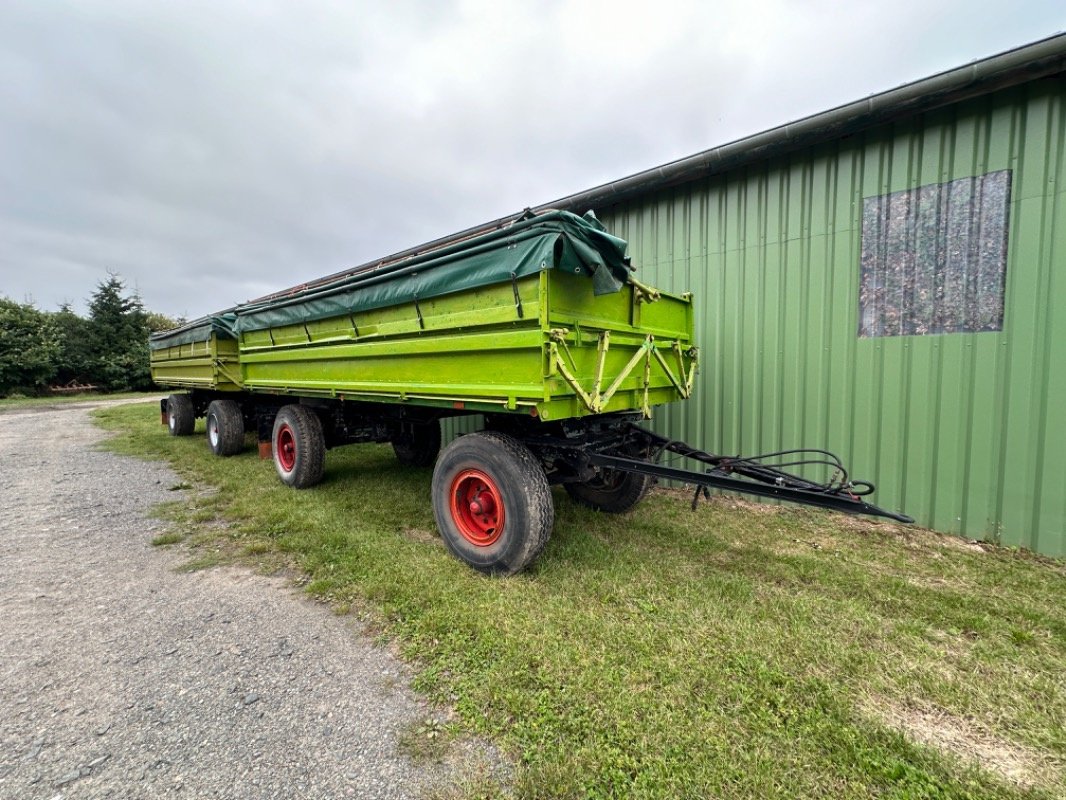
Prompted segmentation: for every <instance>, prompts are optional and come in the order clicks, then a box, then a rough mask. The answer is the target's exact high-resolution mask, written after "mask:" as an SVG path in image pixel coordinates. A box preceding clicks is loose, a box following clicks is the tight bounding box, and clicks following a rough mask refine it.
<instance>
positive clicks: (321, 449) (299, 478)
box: [270, 405, 326, 489]
mask: <svg viewBox="0 0 1066 800" xmlns="http://www.w3.org/2000/svg"><path fill="white" fill-rule="evenodd" d="M270 443H271V448H270V449H271V451H272V453H273V455H274V469H276V470H277V473H278V477H279V478H280V479H281V482H282V483H284V484H285V485H286V486H291V487H292V488H294V489H306V488H308V487H309V486H314V485H315V484H316V483H318V482H319V481H321V480H322V475H323V474H324V473H325V468H326V437H325V436H324V435H323V433H322V420H320V419H319V418H318V415H317V414H315V412H314V411H312V410H311V409H309V408H307V407H305V406H297V405H289V406H284V407H283V408H282V409H281V410H280V411H279V412H278V415H277V416H276V417H275V418H274V432H273V434H272V435H271V437H270Z"/></svg>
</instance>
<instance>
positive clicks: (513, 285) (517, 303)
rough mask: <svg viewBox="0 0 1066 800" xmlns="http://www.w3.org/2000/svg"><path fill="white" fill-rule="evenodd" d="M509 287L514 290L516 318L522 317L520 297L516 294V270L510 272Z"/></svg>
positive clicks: (523, 315)
mask: <svg viewBox="0 0 1066 800" xmlns="http://www.w3.org/2000/svg"><path fill="white" fill-rule="evenodd" d="M511 289H513V290H514V307H515V310H516V311H517V312H518V318H519V319H522V318H523V317H525V313H524V312H523V311H522V298H521V297H520V296H519V294H518V273H517V272H512V273H511Z"/></svg>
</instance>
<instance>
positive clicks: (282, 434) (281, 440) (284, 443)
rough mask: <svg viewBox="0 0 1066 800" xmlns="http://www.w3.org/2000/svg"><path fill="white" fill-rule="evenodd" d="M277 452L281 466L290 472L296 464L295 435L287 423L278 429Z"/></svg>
mask: <svg viewBox="0 0 1066 800" xmlns="http://www.w3.org/2000/svg"><path fill="white" fill-rule="evenodd" d="M277 454H278V463H279V464H281V468H282V469H283V470H285V471H286V472H292V470H293V467H295V466H296V436H295V434H293V432H292V428H290V427H289V426H288V425H282V426H281V428H279V429H278V442H277Z"/></svg>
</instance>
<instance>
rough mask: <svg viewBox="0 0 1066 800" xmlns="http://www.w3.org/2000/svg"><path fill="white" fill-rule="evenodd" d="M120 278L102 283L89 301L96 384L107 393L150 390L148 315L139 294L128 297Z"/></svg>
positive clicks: (110, 277) (114, 276)
mask: <svg viewBox="0 0 1066 800" xmlns="http://www.w3.org/2000/svg"><path fill="white" fill-rule="evenodd" d="M124 289H125V286H124V285H123V283H122V279H121V278H119V277H118V276H117V275H109V276H108V279H107V280H106V281H102V282H100V283H99V284H98V285H97V287H96V292H94V293H93V296H92V298H91V299H90V300H89V325H90V328H89V333H90V341H91V342H92V348H93V359H92V372H91V377H92V379H93V383H95V384H96V385H98V386H100V387H101V388H104V389H107V390H108V391H121V390H123V389H147V388H150V387H151V385H152V378H151V374H150V372H149V369H148V315H147V313H146V312H145V310H144V305H143V304H142V303H141V298H140V297H139V296H138V295H137V294H136V293H134V294H132V295H129V296H127V295H125V294H124Z"/></svg>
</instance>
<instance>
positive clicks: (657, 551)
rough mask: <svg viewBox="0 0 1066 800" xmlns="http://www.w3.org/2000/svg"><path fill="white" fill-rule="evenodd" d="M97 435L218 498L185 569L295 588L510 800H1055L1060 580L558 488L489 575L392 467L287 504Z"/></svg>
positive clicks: (139, 410)
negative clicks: (361, 636) (525, 562)
mask: <svg viewBox="0 0 1066 800" xmlns="http://www.w3.org/2000/svg"><path fill="white" fill-rule="evenodd" d="M98 417H99V420H100V422H101V423H102V424H103V425H104V426H105V427H107V428H108V429H111V430H114V431H116V432H117V435H116V438H115V439H113V440H112V443H111V445H110V446H111V447H112V448H114V449H115V450H118V451H120V452H124V453H131V454H137V455H142V456H148V457H153V458H165V459H168V460H170V461H171V462H172V463H173V464H174V466H175V468H176V469H177V471H178V472H179V474H180V475H181V476H182V480H183V481H186V482H188V483H191V484H195V485H197V486H208V487H218V489H219V491H218V492H217V493H202V494H200V495H198V496H197V499H194V500H191V501H181V502H176V503H174V504H171V505H170V506H169V507H168V509H167V511H166V513H167V514H169V515H170V516H171V517H172V518H173V519H174V521H175V531H177V532H179V533H184V534H186V537H185V541H187V542H189V543H191V544H193V545H194V548H195V549H194V551H193V553H192V558H193V560H194V563H199V564H202V565H208V564H210V563H215V562H218V561H220V560H227V559H231V558H243V559H250V560H252V561H253V562H255V563H258V564H260V565H262V566H264V567H265V568H270V567H272V566H280V565H283V564H287V565H292V566H295V567H296V568H297V569H298V570H300V571H303V572H304V573H306V574H307V576H308V581H307V584H306V585H307V590H308V591H309V592H311V593H312V594H314V595H316V596H318V597H321V598H325V599H327V600H328V601H330V602H332V603H334V604H335V605H336V607H337V608H338V609H340V610H342V611H344V610H350V611H351V613H357V614H360V615H362V616H363V617H364V618H366V619H368V620H369V621H370V623H371V624H372V626H373V627H374V629H375V630H377V631H379V632H380V635H381V636H382V637H383V638H384V639H387V640H389V641H392V642H395V643H397V644H398V646H399V647H400V649H401V650H402V652H403V654H404V655H405V657H407V658H409V659H411V660H413V661H414V663H416V664H417V665H418V667H419V673H418V679H417V688H419V689H420V690H422V691H424V692H426V693H427V694H428V695H430V696H431V697H433V698H436V699H438V700H440V701H442V702H445V703H447V704H449V705H451V706H452V707H454V708H455V709H456V711H457V712H458V717H459V719H460V720H461V722H460V723H459V724H458V727H459V728H461V729H462V730H465V731H475V732H478V733H481V734H486V735H489V736H490V737H492V738H494V739H495V740H496V741H497V742H498V743H500V745H501V746H502V747H503V748H504V750H505V751H506V752H508V753H510V754H511V755H512V756H513V758H514V760H515V762H516V763H517V765H518V768H517V770H516V773H515V785H514V786H513V787H512V791H513V792H514V794H515V795H516V796H517V797H521V798H526V797H530V798H532V797H553V798H554V797H562V798H566V797H574V798H578V797H582V798H584V797H592V798H599V797H659V798H674V797H722V798H767V797H781V798H796V797H798V798H809V797H825V798H850V797H853V798H866V797H883V798H940V797H945V798H947V797H974V798H986V797H987V798H1017V797H1048V798H1050V797H1063V796H1066V728H1064V720H1066V566H1064V564H1063V563H1062V562H1053V561H1048V560H1044V559H1040V558H1037V557H1034V556H1029V555H1025V554H1023V553H1019V552H1016V551H1010V550H1003V549H994V548H983V547H979V546H977V545H969V544H967V543H966V542H964V541H962V540H959V539H955V538H950V537H945V536H939V535H936V534H931V533H928V532H925V531H921V530H916V529H905V528H902V527H898V526H894V525H887V524H882V523H873V522H867V521H865V520H856V519H853V518H849V517H844V516H842V515H832V514H829V513H822V512H812V511H807V510H795V509H782V508H777V507H769V506H758V505H753V504H747V503H738V502H735V501H731V500H727V499H724V498H720V499H717V500H716V501H714V502H712V503H705V504H702V505H701V506H700V508H699V510H698V511H697V512H695V513H693V512H692V511H691V510H690V509H689V506H688V501H689V495H688V494H687V493H685V494H682V493H680V492H671V491H660V492H657V493H654V494H652V495H651V496H650V497H649V499H648V500H647V501H645V502H644V503H643V504H642V505H641V506H640V507H639V508H638V509H637V510H636V511H635V512H634V513H632V514H630V515H627V516H624V517H615V516H608V515H603V514H598V513H595V512H591V511H588V510H586V509H583V508H580V507H578V506H576V505H574V504H573V503H571V502H570V501H569V500H568V498H567V496H566V495H565V493H563V492H562V491H558V490H557V491H556V493H555V499H556V508H557V518H556V523H555V531H554V534H553V538H552V541H551V542H550V543H549V545H548V548H547V550H546V551H545V553H544V555H543V556H542V557H541V559H540V561H539V562H538V563H537V565H536V566H535V568H534V569H533V570H532V571H531V572H528V573H525V574H522V575H519V576H517V577H513V578H508V579H494V578H487V577H484V576H482V575H480V574H478V573H475V572H473V571H472V570H470V569H467V568H466V567H464V566H463V565H461V564H460V563H458V562H457V561H455V560H454V559H452V558H451V557H449V556H448V554H447V552H446V551H445V550H444V548H443V547H442V546H441V544H440V542H439V539H438V538H437V537H436V534H435V532H434V524H433V516H432V511H431V508H430V498H429V484H430V474H431V473H430V470H428V469H426V470H412V469H405V468H402V467H400V466H399V465H398V464H397V463H396V461H395V459H394V458H393V456H392V452H391V449H390V448H388V447H383V446H361V447H349V448H344V449H341V450H337V451H334V452H331V453H329V455H328V456H327V460H326V481H325V482H324V483H323V484H322V485H321V486H319V487H316V488H315V489H312V490H308V491H303V492H296V491H293V490H291V489H288V488H286V487H284V486H282V485H281V484H280V483H279V482H278V481H277V480H276V478H275V476H274V472H273V466H272V464H271V462H269V461H260V460H259V459H258V458H257V457H256V455H255V453H254V452H253V448H252V447H251V446H249V448H248V451H247V452H246V453H244V454H243V455H241V456H238V457H235V458H231V459H216V458H214V457H212V456H211V455H210V453H209V451H208V449H207V447H206V444H205V442H204V441H203V437H202V436H201V435H197V436H195V437H191V438H187V439H175V438H171V437H169V436H168V435H167V432H166V429H165V428H163V427H162V426H161V425H160V424H159V415H158V412H157V410H156V409H155V408H154V407H153V406H126V407H121V408H113V409H106V410H103V411H100V412H98ZM202 424H203V423H202V422H200V424H199V427H198V430H199V429H200V428H202ZM218 521H225V522H227V523H229V524H228V526H222V525H219V524H217V523H218ZM170 538H171V539H173V538H176V537H174V536H171V537H170ZM458 732H461V731H452V734H455V733H458ZM484 788H485V787H484V786H480V787H477V788H476V789H475V788H473V787H472V788H471V794H473V793H475V791H476V792H483V791H484Z"/></svg>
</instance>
